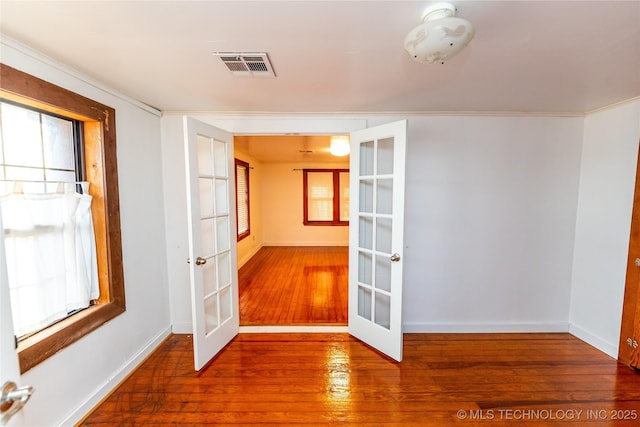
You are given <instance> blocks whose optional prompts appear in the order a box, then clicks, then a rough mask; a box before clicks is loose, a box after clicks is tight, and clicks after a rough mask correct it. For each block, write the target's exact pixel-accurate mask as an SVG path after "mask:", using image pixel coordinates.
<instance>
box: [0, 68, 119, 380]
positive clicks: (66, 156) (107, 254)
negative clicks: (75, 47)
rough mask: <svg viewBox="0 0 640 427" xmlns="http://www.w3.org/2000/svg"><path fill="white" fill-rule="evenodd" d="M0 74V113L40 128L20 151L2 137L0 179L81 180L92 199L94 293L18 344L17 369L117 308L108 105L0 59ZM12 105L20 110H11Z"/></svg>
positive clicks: (114, 180) (114, 179) (111, 124)
mask: <svg viewBox="0 0 640 427" xmlns="http://www.w3.org/2000/svg"><path fill="white" fill-rule="evenodd" d="M0 73H1V74H0V98H2V100H3V101H2V102H3V104H2V110H3V114H2V115H3V116H4V114H5V113H7V111H8V113H7V114H9V115H10V114H13V113H15V114H23V115H25V116H30V117H31V118H32V119H33V120H36V121H38V122H39V123H40V124H39V126H41V127H40V128H39V129H40V133H41V136H40V137H39V138H36V137H35V135H33V136H32V137H31V138H30V137H25V138H26V139H24V140H25V141H28V142H26V143H25V144H27V146H28V148H25V147H24V146H23V147H19V148H18V149H16V147H14V146H10V145H5V144H4V140H3V144H2V149H3V158H2V160H1V163H3V164H4V166H3V170H2V172H1V173H2V174H3V175H2V178H1V179H17V178H19V179H21V180H25V181H72V182H74V181H77V180H84V181H87V182H89V194H90V195H91V197H92V202H91V209H90V216H91V218H92V222H93V225H94V238H95V246H96V259H97V280H98V288H99V297H97V298H96V299H95V301H94V305H92V306H91V307H89V308H87V309H85V310H82V311H80V312H78V313H77V314H74V315H72V316H69V317H67V318H64V319H62V320H61V321H59V322H57V323H55V324H53V325H52V326H50V327H47V328H45V329H42V330H41V331H39V332H36V333H34V334H32V335H29V336H27V337H26V338H24V339H21V340H20V341H19V343H18V349H17V350H18V356H19V359H20V369H21V371H22V372H25V371H27V370H29V369H30V368H32V367H33V366H35V365H37V364H38V363H40V362H42V361H43V360H45V359H47V358H48V357H49V356H51V355H53V354H55V353H56V352H58V351H60V350H61V349H62V348H64V347H66V346H67V345H69V344H71V343H73V342H75V341H76V340H78V339H79V338H81V337H83V336H84V335H86V334H87V333H89V332H91V331H92V330H94V329H96V328H98V327H99V326H101V325H102V324H104V323H105V322H107V321H108V320H110V319H112V318H114V317H116V316H117V315H119V314H121V313H122V312H124V310H125V301H124V274H123V268H122V245H121V239H120V207H119V195H118V179H117V161H116V140H115V134H116V133H115V110H114V109H113V108H111V107H108V106H105V105H103V104H100V103H98V102H95V101H93V100H90V99H88V98H85V97H83V96H80V95H78V94H75V93H73V92H70V91H68V90H66V89H63V88H60V87H58V86H55V85H53V84H51V83H48V82H46V81H43V80H40V79H38V78H35V77H33V76H31V75H28V74H26V73H23V72H21V71H18V70H16V69H14V68H11V67H9V66H7V65H4V64H0ZM16 105H21V106H24V107H25V108H26V109H23V110H17V111H21V112H16V110H13V108H14V107H16ZM6 125H7V123H5V126H6ZM10 127H11V126H7V128H10ZM4 131H5V129H4V126H3V132H4ZM33 132H34V133H37V131H33ZM53 141H55V144H54V145H55V146H56V147H57V148H56V149H55V150H52V149H51V147H52V146H53V145H52V142H53ZM37 144H40V145H39V146H38V145H37ZM32 145H33V146H32ZM36 147H40V148H39V149H37V148H36ZM27 151H28V152H30V154H29V156H27V157H24V154H26V153H27ZM32 151H33V152H32ZM72 152H73V154H72ZM7 154H9V155H8V156H7ZM21 156H22V157H24V158H23V160H21V161H17V160H16V159H18V158H22V157H21ZM83 165H86V167H83ZM44 185H50V184H44Z"/></svg>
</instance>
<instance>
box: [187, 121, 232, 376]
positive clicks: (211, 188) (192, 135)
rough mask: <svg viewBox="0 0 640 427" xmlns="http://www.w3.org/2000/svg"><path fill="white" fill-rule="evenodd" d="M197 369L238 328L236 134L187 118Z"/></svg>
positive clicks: (191, 258) (222, 345) (189, 227)
mask: <svg viewBox="0 0 640 427" xmlns="http://www.w3.org/2000/svg"><path fill="white" fill-rule="evenodd" d="M184 130H185V133H184V135H185V158H186V170H187V210H188V230H189V273H190V279H191V304H192V319H193V353H194V363H195V369H196V370H200V369H201V368H202V367H203V366H204V365H205V364H206V363H207V362H208V361H209V360H210V359H211V358H212V357H213V356H215V355H216V354H217V353H218V352H219V351H220V350H222V349H223V348H224V347H225V346H226V345H227V343H229V341H231V340H232V339H233V337H235V336H236V335H237V334H238V331H239V325H240V321H239V313H238V269H237V252H236V231H235V230H236V214H235V212H236V208H235V204H236V201H235V173H234V171H235V168H234V163H233V136H232V135H231V134H230V133H228V132H225V131H223V130H221V129H218V128H215V127H213V126H210V125H208V124H205V123H202V122H200V121H197V120H195V119H193V118H189V117H185V118H184Z"/></svg>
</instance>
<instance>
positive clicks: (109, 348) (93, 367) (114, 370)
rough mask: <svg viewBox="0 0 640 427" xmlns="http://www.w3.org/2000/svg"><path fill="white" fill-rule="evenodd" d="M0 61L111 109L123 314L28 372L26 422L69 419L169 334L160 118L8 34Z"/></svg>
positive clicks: (86, 408)
mask: <svg viewBox="0 0 640 427" xmlns="http://www.w3.org/2000/svg"><path fill="white" fill-rule="evenodd" d="M0 52H1V53H0V55H1V56H0V60H1V61H2V62H3V63H4V64H7V65H9V66H12V67H14V68H17V69H20V70H22V71H25V72H27V73H30V74H32V75H34V76H36V77H39V78H41V79H44V80H47V81H49V82H51V83H54V84H56V85H58V86H62V87H64V88H66V89H69V90H71V91H74V92H76V93H79V94H81V95H84V96H86V97H89V98H92V99H94V100H96V101H98V102H101V103H103V104H106V105H109V106H111V107H113V108H115V110H116V131H117V135H116V138H117V155H118V181H119V190H120V215H121V223H122V250H123V263H124V280H125V294H126V307H127V309H126V312H125V313H124V314H122V315H120V316H118V317H117V318H115V319H113V320H111V321H110V322H108V323H107V324H105V325H103V326H102V327H100V328H98V329H97V330H96V331H94V332H92V333H90V334H89V335H87V336H86V337H84V338H82V339H81V340H80V341H78V342H76V343H74V344H72V345H71V346H69V347H67V348H65V349H64V350H62V351H60V352H59V353H57V354H56V355H54V356H52V357H51V358H49V359H47V360H46V361H45V362H43V363H41V364H39V365H37V366H36V367H34V368H32V369H31V370H29V371H28V372H26V373H25V374H24V375H23V376H22V378H21V381H22V383H23V384H29V385H32V386H33V387H35V389H36V391H35V394H34V395H33V397H32V398H31V400H30V401H29V404H28V405H27V406H26V407H25V410H24V423H25V424H24V425H26V426H29V427H37V426H47V427H49V426H53V425H59V424H63V425H73V424H74V423H75V422H76V421H78V420H79V419H80V418H81V417H83V416H84V415H85V414H86V413H87V412H88V411H89V410H90V409H91V408H92V407H93V406H94V405H95V404H97V403H98V402H99V400H100V399H102V398H103V397H104V396H105V395H106V393H108V392H109V391H110V390H111V388H112V387H114V386H115V385H116V384H117V383H118V382H119V381H120V380H121V379H122V378H124V376H125V375H126V374H128V373H129V371H130V370H131V369H133V368H134V367H135V366H136V365H137V364H138V363H139V362H140V361H141V360H142V359H143V358H144V357H145V356H146V355H147V354H148V353H149V352H150V351H151V350H152V349H154V348H155V347H156V346H157V344H158V343H159V342H160V341H161V340H162V339H164V337H165V336H167V334H168V333H169V326H170V318H169V302H168V289H167V283H168V282H167V271H166V267H165V265H166V262H165V261H166V252H165V238H164V215H163V207H164V206H163V199H162V173H161V168H160V166H161V162H160V147H159V142H160V118H159V116H158V114H157V112H155V111H153V110H151V109H149V108H145V107H143V106H141V105H139V104H136V103H134V102H131V101H129V100H127V99H126V98H124V97H121V96H118V95H114V94H113V92H111V91H109V90H108V89H106V90H105V89H104V88H102V86H100V85H99V84H96V83H94V82H91V81H89V80H88V79H86V78H84V77H82V76H81V75H79V74H77V73H75V72H73V71H71V70H68V69H66V68H64V67H62V66H60V65H58V64H56V63H54V62H52V61H50V60H48V59H46V58H44V57H42V56H41V55H39V54H38V53H37V52H33V51H30V50H29V49H28V48H26V47H22V46H20V45H18V44H16V43H14V42H12V41H11V40H8V39H6V38H3V39H2V46H1V50H0Z"/></svg>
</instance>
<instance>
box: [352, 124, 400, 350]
mask: <svg viewBox="0 0 640 427" xmlns="http://www.w3.org/2000/svg"><path fill="white" fill-rule="evenodd" d="M406 133H407V121H406V120H401V121H398V122H394V123H389V124H386V125H382V126H377V127H373V128H368V129H364V130H361V131H356V132H352V133H351V170H350V174H351V202H350V206H351V210H350V217H349V333H350V334H351V335H353V336H355V337H356V338H358V339H360V340H362V341H364V342H365V343H367V344H369V345H371V346H372V347H374V348H375V349H377V350H379V351H381V352H382V353H384V354H386V355H388V356H390V357H391V358H393V359H395V360H397V361H401V360H402V271H403V244H404V242H403V240H404V239H403V230H404V165H405V151H406V139H407V138H406Z"/></svg>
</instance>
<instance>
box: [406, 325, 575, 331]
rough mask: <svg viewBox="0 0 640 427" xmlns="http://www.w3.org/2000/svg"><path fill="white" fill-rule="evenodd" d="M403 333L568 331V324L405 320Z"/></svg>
mask: <svg viewBox="0 0 640 427" xmlns="http://www.w3.org/2000/svg"><path fill="white" fill-rule="evenodd" d="M402 327H403V328H402V329H403V332H405V333H512V332H569V324H568V323H563V322H531V323H527V322H513V323H508V322H504V323H453V322H424V323H423V322H405V323H403V325H402Z"/></svg>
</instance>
